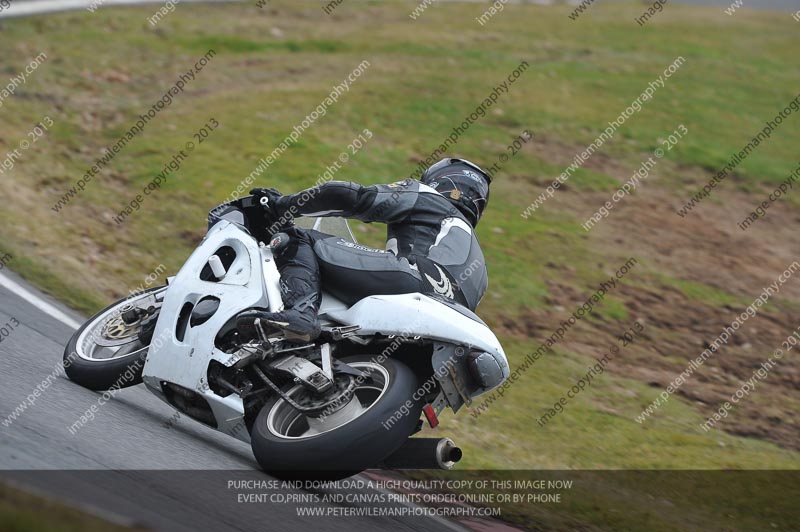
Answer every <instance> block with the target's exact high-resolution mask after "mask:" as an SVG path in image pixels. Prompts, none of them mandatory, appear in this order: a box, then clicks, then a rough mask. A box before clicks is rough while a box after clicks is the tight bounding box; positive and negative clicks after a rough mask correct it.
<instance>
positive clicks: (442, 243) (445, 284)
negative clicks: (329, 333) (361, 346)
mask: <svg viewBox="0 0 800 532" xmlns="http://www.w3.org/2000/svg"><path fill="white" fill-rule="evenodd" d="M490 183H491V176H489V174H487V173H486V172H484V171H483V170H481V169H480V168H479V167H478V166H477V165H475V164H473V163H471V162H469V161H466V160H463V159H452V158H448V159H442V160H441V161H439V162H437V163H436V164H434V165H432V166H431V167H430V168H428V169H427V170H426V171H425V173H424V174H423V175H422V177H421V178H420V180H419V181H416V180H414V179H406V180H404V181H399V182H397V183H392V184H389V185H372V186H368V187H364V186H361V185H358V184H356V183H348V182H344V181H330V182H327V183H324V184H322V185H319V186H317V187H312V188H309V189H306V190H304V191H301V192H298V193H296V194H289V195H286V196H284V195H281V194H280V193H279V192H278V191H277V190H275V189H263V188H257V189H253V190H252V191H251V192H250V193H251V194H253V195H254V196H255V197H256V199H258V200H259V201H261V198H264V197H266V198H267V201H266V205H265V209H267V210H268V211H269V216H268V217H267V218H271V219H272V220H278V222H276V225H277V226H278V227H280V228H282V229H283V231H284V232H283V233H277V234H275V235H274V236H273V237H272V239H271V241H270V246H271V247H272V249H273V251H274V254H275V263H276V265H277V267H278V271H279V272H280V274H281V282H280V289H281V295H282V296H283V302H284V304H285V308H284V310H282V311H280V312H266V311H264V310H259V309H250V310H246V311H244V312H242V313H241V314H239V316H238V318H237V329H238V331H239V333H240V335H241V336H242V337H243V338H245V339H255V338H258V337H263V336H270V335H273V334H274V333H282V334H284V335H285V336H286V337H287V338H289V339H294V340H299V341H311V340H314V339H315V338H316V337H317V336H318V335H319V333H320V326H319V320H318V318H317V311H318V310H319V305H320V277H321V279H322V281H324V283H325V288H326V290H328V291H329V292H330V293H331V294H332V295H334V296H336V297H338V298H339V299H340V300H342V301H343V302H344V303H346V304H354V303H356V302H357V301H358V300H360V299H362V298H364V297H366V296H370V295H378V294H405V293H413V292H422V293H433V294H438V295H439V296H442V297H445V298H448V299H450V300H452V301H454V302H456V303H459V304H461V305H464V306H466V307H468V308H469V309H470V310H475V307H477V306H478V303H479V302H480V300H481V298H482V297H483V294H484V292H485V291H486V287H487V284H488V274H487V271H486V264H485V261H484V258H483V252H482V251H481V248H480V245H479V244H478V239H477V238H476V237H475V231H474V228H475V226H476V225H478V221H479V220H480V218H481V215H482V214H483V211H484V209H485V208H486V205H487V202H488V200H489V184H490ZM262 204H263V203H262ZM295 216H341V217H345V218H355V219H357V220H361V221H363V222H383V223H386V224H387V241H386V251H383V250H379V249H373V248H369V247H366V246H362V245H359V244H354V243H352V242H349V241H347V240H345V239H343V238H338V237H335V236H331V235H328V234H324V233H321V232H319V231H314V230H307V229H301V228H299V227H295V226H294V225H292V224H291V220H292V218H293V217H295Z"/></svg>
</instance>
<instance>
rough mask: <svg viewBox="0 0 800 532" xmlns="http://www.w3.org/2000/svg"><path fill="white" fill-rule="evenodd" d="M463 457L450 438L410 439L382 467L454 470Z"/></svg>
mask: <svg viewBox="0 0 800 532" xmlns="http://www.w3.org/2000/svg"><path fill="white" fill-rule="evenodd" d="M463 455H464V453H463V452H462V451H461V449H460V448H459V447H456V444H455V443H453V440H451V439H450V438H409V439H408V440H406V442H405V443H404V444H403V445H402V446H401V447H400V448H399V449H397V450H396V451H395V452H394V453H392V454H391V455H389V457H388V458H386V459H385V460H384V461H383V463H382V464H381V466H382V467H383V468H384V469H452V468H453V466H454V465H455V463H456V462H458V461H459V460H461V457H462V456H463Z"/></svg>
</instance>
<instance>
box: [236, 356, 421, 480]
mask: <svg viewBox="0 0 800 532" xmlns="http://www.w3.org/2000/svg"><path fill="white" fill-rule="evenodd" d="M342 362H345V363H347V364H350V365H351V366H353V367H355V368H357V369H360V370H362V371H365V370H372V371H371V372H370V375H371V378H370V379H367V380H365V381H362V383H359V385H358V386H359V387H358V388H357V389H356V392H355V397H354V398H353V400H354V401H355V400H358V402H359V403H360V405H361V411H359V413H358V414H357V415H355V416H354V417H353V418H352V419H349V420H348V421H346V422H344V423H342V424H340V425H335V424H334V426H333V427H332V428H331V427H330V426H329V427H328V428H327V429H326V426H325V424H324V423H322V424H320V423H317V424H316V426H314V428H313V429H312V428H311V427H312V426H311V425H309V424H308V419H309V418H307V417H306V416H304V415H303V414H300V413H299V412H297V411H296V410H294V409H293V408H292V407H291V406H289V405H288V403H286V401H285V400H284V399H283V398H281V397H273V398H271V399H270V400H269V401H267V403H266V404H265V405H264V406H263V407H262V408H261V411H260V412H259V414H258V417H257V418H256V420H255V423H254V424H253V430H252V432H251V445H252V448H253V454H254V455H255V457H256V460H258V463H259V465H261V467H262V468H263V469H264V470H265V471H266V472H268V473H269V474H271V475H273V476H276V477H279V478H304V479H328V480H332V479H338V478H344V477H348V476H351V475H354V474H356V473H358V472H360V471H363V470H364V469H368V468H370V467H373V466H374V465H375V464H377V463H379V462H380V461H382V460H383V459H385V458H386V457H387V456H389V455H390V454H392V453H393V452H394V451H396V450H397V449H398V448H399V447H400V446H401V445H402V444H403V443H405V441H406V440H407V439H408V437H409V436H410V435H411V434H412V433H413V432H414V431H415V430H416V427H417V424H418V422H419V417H420V413H421V410H422V402H421V401H420V400H416V401H415V400H414V399H412V396H413V395H414V393H415V392H416V391H417V388H418V382H417V378H416V376H415V375H414V373H413V372H412V371H411V370H410V369H409V368H408V367H407V366H406V365H404V364H403V363H401V362H398V361H396V360H391V359H386V360H382V361H378V359H377V357H373V356H353V357H348V358H343V359H342ZM381 386H382V387H383V388H384V389H382V390H381V391H380V392H379V391H378V388H379V387H381ZM299 388H300V386H295V387H293V388H292V389H291V390H289V393H290V395H291V394H292V393H293V392H294V391H296V390H298V389H299ZM352 404H355V403H352ZM342 411H344V409H342ZM333 417H334V416H333V415H331V416H330V417H328V418H326V422H328V423H332V422H331V421H328V420H330V418H333ZM341 421H342V419H341V418H340V419H339V420H337V421H336V423H341ZM312 423H313V420H312Z"/></svg>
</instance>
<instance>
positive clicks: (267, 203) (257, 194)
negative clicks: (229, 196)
mask: <svg viewBox="0 0 800 532" xmlns="http://www.w3.org/2000/svg"><path fill="white" fill-rule="evenodd" d="M250 194H251V195H252V196H253V197H254V198H255V199H256V201H257V202H258V203H259V204H260V205H261V206H262V207H263V208H265V209H269V210H273V211H274V210H275V208H276V207H277V205H278V201H279V200H280V199H281V198H282V197H283V194H281V193H280V192H278V191H277V190H275V189H274V188H254V189H253V190H251V191H250Z"/></svg>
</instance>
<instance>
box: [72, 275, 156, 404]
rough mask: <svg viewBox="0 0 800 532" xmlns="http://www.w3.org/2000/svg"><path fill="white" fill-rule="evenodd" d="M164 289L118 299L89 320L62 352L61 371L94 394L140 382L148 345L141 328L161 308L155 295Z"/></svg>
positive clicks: (153, 318) (148, 325) (149, 324)
mask: <svg viewBox="0 0 800 532" xmlns="http://www.w3.org/2000/svg"><path fill="white" fill-rule="evenodd" d="M163 290H166V287H165V286H160V287H157V288H151V289H149V290H145V291H143V292H141V293H139V294H137V295H136V296H133V297H129V298H125V299H121V300H120V301H117V302H116V303H113V304H112V305H109V306H108V307H106V308H105V309H103V310H101V311H100V312H98V313H97V314H95V315H94V316H92V317H91V318H89V320H88V321H87V322H86V323H84V324H83V326H82V327H81V328H80V329H78V330H77V331H76V332H75V334H73V335H72V338H70V340H69V342H68V343H67V346H66V348H65V349H64V370H65V371H66V374H67V376H68V377H69V378H70V380H72V381H74V382H76V383H77V384H80V385H81V386H83V387H85V388H89V389H90V390H97V391H102V390H108V389H110V388H115V389H119V388H127V387H128V386H133V385H136V384H139V383H140V382H142V369H144V362H145V358H146V357H147V349H148V347H149V346H150V341H149V339H147V331H145V330H144V329H148V328H152V326H153V325H154V323H155V318H156V316H157V312H158V308H159V307H160V306H161V303H160V302H158V301H157V300H156V297H155V296H156V294H158V293H159V292H161V291H163ZM137 317H138V318H137ZM150 334H152V330H150ZM143 338H145V339H146V342H143V341H142V339H143Z"/></svg>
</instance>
